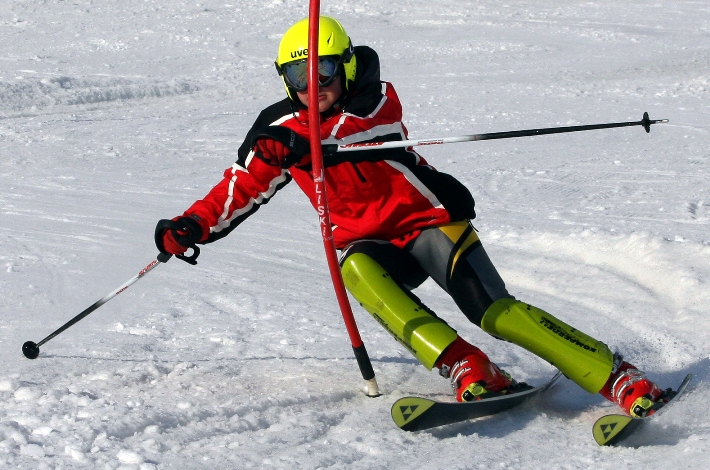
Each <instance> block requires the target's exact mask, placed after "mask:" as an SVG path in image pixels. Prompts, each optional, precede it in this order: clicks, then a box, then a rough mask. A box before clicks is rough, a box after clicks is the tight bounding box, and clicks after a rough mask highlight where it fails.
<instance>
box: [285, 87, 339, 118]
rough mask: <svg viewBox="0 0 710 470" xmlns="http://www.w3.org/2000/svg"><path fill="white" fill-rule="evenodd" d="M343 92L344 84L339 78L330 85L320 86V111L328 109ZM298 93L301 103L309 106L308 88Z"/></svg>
mask: <svg viewBox="0 0 710 470" xmlns="http://www.w3.org/2000/svg"><path fill="white" fill-rule="evenodd" d="M342 94H343V85H342V83H341V80H339V79H335V80H333V83H331V84H330V85H328V86H321V87H318V112H320V113H322V112H324V111H328V110H329V109H330V108H332V107H333V105H334V104H335V102H336V101H338V98H340V96H341V95H342ZM296 95H297V96H298V99H299V100H300V101H301V103H303V105H304V106H306V107H308V90H305V91H298V92H296Z"/></svg>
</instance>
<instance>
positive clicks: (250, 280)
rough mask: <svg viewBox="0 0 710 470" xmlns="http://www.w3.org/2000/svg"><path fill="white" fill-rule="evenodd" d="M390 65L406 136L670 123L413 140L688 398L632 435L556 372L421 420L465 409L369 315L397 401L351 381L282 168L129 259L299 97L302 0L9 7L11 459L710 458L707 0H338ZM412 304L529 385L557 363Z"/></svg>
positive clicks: (293, 462) (5, 461) (674, 462)
mask: <svg viewBox="0 0 710 470" xmlns="http://www.w3.org/2000/svg"><path fill="white" fill-rule="evenodd" d="M322 9H323V12H324V13H327V14H331V15H334V16H336V17H338V18H339V19H340V20H341V21H342V22H343V24H344V25H345V27H346V29H347V30H348V32H349V33H350V35H351V37H352V38H353V40H354V42H355V43H356V44H369V45H371V46H373V47H374V48H375V49H377V50H378V51H379V53H380V55H381V59H382V75H383V78H385V79H387V80H390V81H392V82H394V83H395V85H396V87H397V90H398V92H399V94H400V97H401V99H402V102H403V105H404V109H405V121H406V124H407V125H408V127H409V129H410V134H411V137H413V138H431V137H439V136H452V135H460V134H471V133H482V132H494V131H505V130H514V129H524V128H534V127H547V126H563V125H576V124H591V123H600V122H610V121H636V120H640V119H641V115H642V113H643V112H644V111H648V112H649V113H650V115H651V118H652V119H660V118H667V119H670V123H669V124H663V125H657V126H654V127H653V129H652V131H651V133H650V134H648V135H647V134H646V133H645V132H644V131H643V130H642V128H640V127H632V128H625V129H614V130H605V131H594V132H583V133H576V134H564V135H556V136H545V137H533V138H525V139H510V140H500V141H488V142H480V143H468V144H452V145H445V146H438V147H427V148H422V150H421V152H422V154H423V155H424V156H425V157H426V158H427V159H428V160H429V161H430V162H431V163H432V164H433V165H435V166H436V167H437V168H439V169H440V170H443V171H446V172H449V173H452V174H454V175H456V176H457V177H458V178H460V179H461V180H462V181H463V182H465V184H466V185H467V186H468V187H469V188H470V189H471V191H472V192H473V194H474V195H475V197H476V201H477V208H478V214H479V217H478V219H476V221H475V224H476V227H477V228H478V229H479V230H480V235H481V238H482V240H483V242H484V244H485V246H486V247H487V250H488V251H489V253H490V255H491V257H492V258H493V260H494V262H495V263H496V265H497V266H498V268H499V270H500V271H501V273H502V274H503V276H504V278H505V279H506V281H507V284H508V287H509V289H510V291H511V292H512V293H514V294H515V295H516V296H517V297H518V298H520V299H522V300H524V301H527V302H530V303H532V304H535V305H537V306H539V307H541V308H544V309H546V310H548V311H550V312H551V313H553V314H555V315H557V316H558V317H561V318H563V319H565V320H567V321H568V322H570V323H572V324H573V325H575V326H576V327H578V328H580V329H581V330H583V331H585V332H587V333H589V334H592V335H594V336H596V337H599V338H600V339H603V340H604V341H606V342H607V343H608V344H609V345H610V346H611V347H612V348H614V349H619V350H621V351H622V352H623V353H624V354H625V355H626V357H627V358H628V359H629V360H631V361H632V362H634V363H636V364H637V365H639V366H640V367H642V368H644V369H645V370H646V371H647V372H648V373H649V374H650V376H651V377H652V378H653V379H655V380H656V381H657V382H658V383H659V384H661V385H662V386H664V387H668V386H675V385H676V384H677V383H679V382H680V380H681V379H682V377H683V376H684V375H685V374H687V373H693V374H695V375H696V379H695V380H694V382H693V385H692V387H691V391H690V393H689V394H688V395H687V396H686V398H684V399H683V400H681V401H680V402H679V403H678V404H677V406H675V407H674V409H673V411H672V412H669V413H668V414H666V415H665V416H664V417H663V420H662V421H661V420H659V421H657V422H654V423H653V424H652V425H651V426H649V427H648V429H647V430H646V431H644V432H642V433H640V435H639V436H638V438H637V441H636V442H632V444H635V445H636V446H638V445H641V447H638V448H637V447H634V446H629V447H624V448H614V449H611V448H599V447H597V446H596V444H595V443H594V441H593V440H592V437H591V426H592V423H593V422H594V420H595V419H596V418H598V417H599V416H601V415H603V414H605V413H608V412H610V411H613V410H614V409H615V408H614V406H613V405H611V404H609V403H608V402H605V401H604V400H603V399H602V398H601V397H599V396H594V395H590V394H587V393H586V392H584V391H582V390H581V389H580V388H578V387H577V386H576V385H574V384H573V383H572V382H570V381H567V380H564V381H562V383H560V384H559V385H558V386H556V387H555V389H553V391H551V392H550V393H548V394H546V395H545V396H544V397H542V398H541V399H540V400H539V401H538V402H536V403H531V404H528V405H526V406H524V407H523V408H521V409H519V410H518V411H517V412H515V413H506V414H502V415H498V416H496V417H493V418H490V419H485V420H482V421H479V422H468V423H461V424H457V425H453V426H449V427H446V428H440V429H435V430H432V431H427V432H421V433H416V434H411V433H404V432H402V431H400V430H399V429H397V428H396V427H395V426H394V424H392V422H391V419H390V415H389V408H390V405H391V403H392V402H393V401H394V400H395V399H397V398H399V397H401V396H404V395H409V394H418V395H424V396H430V397H436V398H442V399H451V398H452V397H451V396H450V392H449V390H448V382H447V381H445V380H444V379H442V378H440V377H438V375H437V374H436V373H435V372H434V371H427V370H426V369H425V368H423V367H421V366H420V365H418V364H417V362H416V361H415V360H414V359H413V358H412V357H411V356H410V355H409V354H408V353H407V352H406V351H405V350H403V349H402V348H401V347H400V346H399V345H398V344H397V343H396V342H395V341H394V340H392V339H391V338H390V337H389V336H388V335H387V334H386V333H385V332H384V331H383V330H382V329H381V328H380V327H379V326H378V325H377V324H376V323H375V322H374V321H373V320H372V319H371V318H370V317H369V316H368V315H367V314H366V313H365V312H364V311H363V310H362V309H361V308H360V307H359V306H355V307H354V309H355V311H356V316H357V318H358V321H359V326H360V329H361V333H362V335H363V338H364V340H365V344H366V346H367V348H368V350H369V352H370V355H371V357H372V360H373V364H374V367H375V370H376V373H377V378H378V380H379V383H380V386H381V388H382V390H383V392H384V396H382V397H380V398H377V399H371V398H367V397H365V396H364V395H363V393H362V392H361V389H362V387H363V382H362V379H361V377H360V375H359V371H358V370H357V367H356V365H355V362H354V359H353V356H352V351H351V348H350V345H349V342H348V339H347V336H346V333H345V329H344V327H343V324H342V320H341V317H340V313H339V311H338V308H337V305H336V302H335V298H334V294H333V292H332V287H331V282H330V278H329V274H328V270H327V267H326V263H325V258H324V255H323V248H322V242H321V239H320V236H319V230H318V219H317V217H316V216H315V213H314V211H313V209H312V208H311V207H310V206H309V205H308V202H307V200H306V198H305V197H304V196H303V195H302V194H301V193H300V192H299V191H298V189H297V188H296V187H295V185H293V187H288V188H286V189H285V190H283V191H282V192H281V193H280V194H279V195H278V196H277V197H276V198H275V199H274V200H273V201H272V202H271V203H270V204H269V205H268V206H265V207H264V208H262V209H261V210H260V211H259V212H258V213H257V214H256V215H255V216H253V217H252V218H251V219H250V220H249V221H248V222H247V223H245V224H243V226H242V227H240V228H239V229H238V230H237V231H235V232H234V233H233V234H232V235H230V237H228V238H227V239H225V240H223V241H221V242H219V243H216V244H213V245H210V246H207V247H205V248H204V249H203V254H202V256H201V258H200V262H199V265H197V266H195V267H192V266H189V265H187V264H185V263H182V262H179V261H177V260H172V261H171V262H170V263H168V264H167V265H165V266H159V267H158V268H156V269H155V271H153V272H152V273H151V274H150V275H148V276H146V277H145V278H144V279H142V280H141V281H140V282H139V283H137V284H136V285H134V286H133V287H131V288H130V289H129V290H127V291H126V292H125V293H123V294H122V295H121V296H119V297H118V298H116V299H114V300H112V301H111V302H110V303H108V304H106V305H105V306H103V307H102V308H101V309H99V310H97V311H96V312H94V313H93V314H92V315H91V316H89V317H87V318H85V319H84V320H83V321H82V322H80V323H79V324H77V325H75V326H74V327H72V328H71V329H69V330H67V331H65V332H64V333H62V334H61V335H59V336H57V337H56V338H54V339H53V340H52V341H50V342H49V343H47V344H46V345H43V346H42V353H41V354H40V356H39V358H38V359H37V360H34V361H30V360H27V359H25V358H24V357H23V356H22V355H21V353H20V346H21V345H22V343H23V342H25V341H27V340H33V341H39V340H40V339H42V338H44V337H45V336H46V335H48V334H49V333H51V332H52V331H54V330H55V329H56V328H58V327H59V326H61V325H62V324H64V322H66V321H67V320H69V319H70V318H72V317H73V316H74V315H76V314H77V313H79V312H80V311H82V310H83V309H84V308H86V307H87V306H89V305H91V304H92V303H93V302H94V301H95V300H97V299H99V298H101V297H102V296H103V295H105V294H106V293H108V292H110V291H112V290H113V289H114V288H116V287H118V286H119V285H121V284H122V283H123V282H124V281H126V280H128V279H130V278H131V277H132V276H133V275H135V274H136V273H137V272H138V271H139V270H140V269H141V268H142V267H144V266H145V265H147V264H148V263H149V262H150V261H151V260H152V259H154V256H155V255H156V250H155V247H154V245H153V241H152V237H153V229H154V226H155V223H156V221H157V220H158V219H161V218H169V217H172V216H174V215H178V214H180V213H181V212H182V211H183V210H184V209H185V208H186V207H187V206H188V205H189V204H191V203H192V202H193V201H194V200H195V199H197V198H199V197H201V196H202V195H204V194H205V192H206V191H207V190H209V188H211V187H212V185H213V184H214V183H216V182H217V181H218V180H219V178H220V176H221V173H222V171H223V169H224V168H227V167H228V166H230V165H231V163H232V162H233V161H234V160H235V159H236V149H237V147H238V146H239V144H240V143H241V141H242V138H243V136H244V134H245V133H246V131H247V129H248V128H249V126H250V125H251V123H252V122H253V120H254V119H255V117H256V113H258V111H260V110H261V109H262V108H263V107H265V106H266V105H268V104H270V103H272V102H274V101H276V100H278V99H280V98H281V97H282V96H283V88H282V85H281V83H280V80H279V78H278V77H277V76H276V74H275V72H274V68H273V59H274V56H275V54H276V48H277V44H278V41H279V38H280V35H281V34H282V33H283V32H284V31H285V30H286V28H287V27H288V26H289V25H290V24H291V23H293V22H294V21H295V20H297V19H299V18H301V17H303V16H306V15H307V10H308V5H307V2H306V1H294V0H273V1H263V2H258V1H255V0H241V1H239V2H229V3H228V2H225V1H213V0H203V1H201V2H197V1H187V0H172V1H170V2H162V1H158V0H122V1H121V2H109V1H101V0H71V1H61V0H43V1H37V0H11V1H4V2H2V5H0V37H1V38H2V45H3V48H2V53H1V54H0V150H1V152H2V153H1V154H2V158H1V159H0V207H1V211H0V247H1V250H0V264H1V266H2V271H0V289H1V292H2V303H1V304H0V319H1V321H0V360H2V364H3V365H2V368H1V369H0V399H1V401H0V468H22V469H27V468H35V469H55V468H56V469H59V468H63V469H69V468H110V469H116V468H122V469H151V468H160V469H162V468H165V469H167V468H180V469H200V468H275V469H280V468H283V469H292V468H356V469H376V468H382V469H411V468H427V469H464V468H466V469H468V468H485V469H492V468H533V467H535V468H597V469H606V468H610V469H612V468H613V469H618V468H707V467H706V465H707V460H708V458H710V445H709V444H708V439H709V437H710V420H709V419H708V412H707V403H708V401H709V400H710V393H709V392H708V386H707V385H708V376H709V369H710V359H709V355H710V333H709V332H710V317H709V315H708V313H709V311H708V310H709V308H708V305H709V304H710V291H709V290H708V279H709V278H710V234H709V233H708V228H709V227H710V172H709V171H708V169H709V168H710V167H709V165H708V164H709V163H710V150H709V149H710V146H709V145H708V144H710V139H709V136H708V132H709V130H710V128H709V124H708V123H709V122H710V106H709V105H710V72H709V71H710V4H708V3H707V2H706V1H668V0H654V1H647V0H639V1H632V2H618V1H612V0H603V1H593V2H590V1H584V2H581V1H560V0H554V1H553V0H541V1H536V2H523V1H515V0H514V1H508V2H504V3H503V2H497V1H493V0H481V1H464V0H457V1H453V0H439V1H436V2H431V1H424V0H389V1H386V2H385V1H373V0H369V1H360V2H354V1H345V0H330V1H324V2H323V5H322ZM420 294H421V296H422V297H423V298H424V300H425V301H426V302H427V303H428V304H429V305H430V306H431V307H432V308H434V309H435V310H436V311H437V312H438V313H439V314H440V315H441V316H442V317H444V318H446V319H447V320H448V321H449V322H450V323H451V324H452V325H454V326H455V327H456V328H457V329H458V330H459V331H460V332H461V333H462V334H463V335H464V336H465V337H466V338H468V339H469V340H471V341H472V342H474V343H475V344H478V345H479V346H480V347H481V348H483V349H484V350H485V351H487V352H488V353H489V354H490V356H491V357H492V358H493V360H494V361H496V362H497V363H499V364H500V365H501V366H503V367H504V368H505V369H507V370H508V371H509V372H511V373H512V374H513V375H514V376H515V377H516V378H518V379H520V380H526V381H529V382H532V383H539V382H541V381H543V380H545V379H546V378H547V377H549V376H550V375H551V374H552V368H551V367H550V366H549V365H548V364H546V363H544V362H543V361H541V360H540V359H538V358H536V357H534V356H532V355H531V354H529V353H527V352H525V351H523V350H522V349H520V348H518V347H515V346H513V345H510V344H507V343H502V342H500V341H496V340H494V339H492V338H491V337H489V336H487V335H485V334H483V333H482V332H481V331H480V330H478V329H477V328H475V327H473V326H471V325H470V324H468V323H467V322H466V321H465V318H464V317H463V315H461V314H460V313H459V312H458V311H457V310H456V308H455V306H454V305H453V302H451V301H450V299H448V298H447V297H446V296H445V295H444V294H443V292H441V291H440V290H439V289H438V288H437V287H436V286H435V285H433V284H429V283H428V284H425V285H424V286H423V287H422V288H421V289H420Z"/></svg>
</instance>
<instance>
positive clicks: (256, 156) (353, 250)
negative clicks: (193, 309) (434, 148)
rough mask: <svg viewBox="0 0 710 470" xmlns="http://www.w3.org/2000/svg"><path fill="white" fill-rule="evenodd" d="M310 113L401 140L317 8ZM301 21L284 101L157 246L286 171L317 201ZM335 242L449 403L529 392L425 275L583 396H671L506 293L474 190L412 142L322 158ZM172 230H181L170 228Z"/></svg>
mask: <svg viewBox="0 0 710 470" xmlns="http://www.w3.org/2000/svg"><path fill="white" fill-rule="evenodd" d="M318 48H319V65H318V73H319V82H320V83H319V87H318V91H317V92H318V110H319V112H320V114H321V125H320V131H321V139H322V140H323V141H324V143H331V144H333V143H335V144H347V143H353V142H367V141H373V142H374V141H391V140H396V141H399V140H405V139H407V129H406V128H405V126H404V124H403V123H402V108H401V104H400V102H399V99H398V97H397V94H396V92H395V90H394V88H393V87H392V84H391V83H388V82H385V81H381V80H380V66H379V58H378V56H377V53H376V52H375V51H374V50H373V49H371V48H369V47H367V46H357V47H353V45H352V42H351V41H350V38H349V37H348V35H347V34H346V32H345V30H344V29H343V27H342V25H341V24H340V23H339V22H338V21H337V20H335V19H333V18H329V17H325V16H323V17H321V18H320V36H319V43H318ZM307 49H308V19H307V18H306V19H303V20H301V21H299V22H297V23H296V24H294V25H293V26H292V27H291V28H289V30H288V31H287V32H286V33H285V34H284V36H283V38H282V39H281V42H280V45H279V50H278V56H277V58H276V70H277V72H278V74H279V75H280V76H281V78H282V80H283V83H284V85H285V88H286V94H287V97H286V98H285V99H283V100H282V101H279V102H277V103H275V104H273V105H271V106H269V107H267V108H266V109H264V110H263V111H262V112H261V114H260V115H259V116H258V118H257V119H256V122H255V123H254V125H253V126H252V128H251V129H250V130H249V132H248V133H247V135H246V138H245V140H244V143H243V144H242V145H241V146H240V148H239V150H238V160H237V162H236V163H235V164H234V165H233V166H232V167H231V168H228V169H227V170H226V171H225V172H224V177H223V179H222V180H221V181H220V182H219V183H218V184H217V185H216V186H215V187H214V188H213V189H212V190H211V191H210V192H209V193H208V194H207V195H206V196H205V197H204V199H201V200H198V201H196V202H195V203H194V204H193V205H192V206H191V207H190V208H189V209H187V210H186V211H185V212H184V213H183V214H182V215H181V216H178V217H175V218H174V219H172V224H173V225H172V226H166V225H165V224H164V223H159V224H158V226H157V227H156V244H157V245H158V248H159V249H160V251H161V252H163V253H169V254H175V255H184V254H185V253H186V251H187V249H188V247H191V246H194V245H195V243H199V244H205V243H211V242H214V241H216V240H219V239H221V238H223V237H225V236H226V235H228V234H229V233H230V232H231V231H232V230H234V229H235V228H236V227H237V226H238V225H239V224H240V223H242V222H243V221H244V220H245V219H246V218H247V217H249V216H250V215H252V214H253V213H254V212H255V211H256V210H258V209H259V207H260V206H262V205H263V204H266V203H267V202H268V201H269V200H270V199H271V198H272V197H273V196H274V194H275V193H276V192H278V190H279V189H281V188H282V187H283V186H284V185H286V184H287V183H289V182H290V181H291V179H293V180H295V181H296V184H298V186H299V187H300V188H301V190H303V192H304V193H306V195H307V196H308V197H309V198H310V200H311V202H312V203H313V205H314V206H315V205H316V195H315V194H314V183H313V179H312V175H311V161H310V149H309V142H308V138H309V122H308V112H307V106H308V93H309V89H308V86H307V80H306V79H307V64H306V57H307ZM324 165H325V168H326V169H325V181H326V188H327V193H328V198H329V205H330V211H331V220H332V224H333V237H334V241H335V245H336V247H337V248H338V249H340V250H342V255H341V267H342V273H343V278H344V281H345V284H346V287H347V288H348V290H349V291H350V293H351V294H352V295H353V296H354V297H355V299H357V300H358V302H359V303H360V304H361V305H362V306H363V307H364V308H365V309H366V310H368V312H369V313H370V314H371V315H373V316H374V317H375V319H376V320H377V321H378V322H379V323H381V324H382V325H383V326H384V327H385V328H386V329H387V331H389V332H390V333H391V334H392V335H393V336H394V337H395V338H396V339H397V340H398V341H399V342H400V343H401V344H402V345H404V346H405V347H406V348H407V349H408V350H409V351H410V352H411V353H412V354H413V355H414V356H415V357H416V358H417V359H418V360H419V361H420V362H421V363H422V364H423V365H424V366H426V367H427V368H428V369H431V368H433V367H436V368H437V369H439V371H440V373H441V375H443V376H444V377H447V378H449V379H450V380H451V386H452V389H453V392H454V394H455V395H456V399H457V400H458V401H471V400H477V399H482V398H487V397H490V396H496V395H500V394H505V393H512V392H515V391H516V390H518V389H521V388H525V385H524V384H519V383H517V382H516V381H515V380H513V379H512V378H511V376H510V375H509V374H507V373H506V372H504V371H503V370H501V369H500V368H499V367H498V366H496V365H495V364H494V363H493V362H491V361H490V359H489V358H488V356H487V355H486V354H484V353H483V352H482V351H481V350H480V349H478V348H477V347H475V346H473V345H471V344H470V343H468V342H467V341H466V340H464V339H463V338H462V337H461V336H460V335H459V334H458V333H457V332H456V331H455V330H453V329H452V328H451V327H450V326H449V325H448V324H447V323H445V322H444V321H443V320H442V319H440V318H439V317H437V316H436V314H435V313H434V312H433V311H431V310H430V309H428V308H427V307H426V306H425V305H423V303H422V302H421V301H420V300H419V298H417V296H416V295H414V293H413V292H412V290H413V289H414V288H416V287H417V286H419V285H420V284H421V283H422V282H424V280H425V279H427V278H428V277H431V278H433V279H434V281H436V282H437V284H439V286H441V288H442V289H444V290H445V291H446V292H447V293H448V294H449V295H450V296H451V297H452V298H453V300H454V301H455V302H456V304H457V306H458V307H459V308H460V309H461V311H462V312H463V314H464V315H465V316H466V317H467V318H468V319H469V320H470V321H471V322H472V323H474V324H475V325H477V326H479V327H480V328H481V329H483V330H484V331H485V332H487V333H489V334H491V335H493V336H495V337H497V338H501V339H504V340H507V341H510V342H512V343H515V344H517V345H519V346H521V347H523V348H525V349H527V350H528V351H530V352H532V353H534V354H536V355H538V356H539V357H541V358H543V359H545V360H547V361H548V362H550V363H552V364H553V365H554V366H555V367H557V368H558V369H559V370H561V371H562V372H563V373H564V374H565V375H566V376H567V377H568V378H570V379H571V380H573V381H574V382H576V383H577V384H579V385H580V386H581V387H582V388H583V389H584V390H587V391H588V392H591V393H600V394H601V395H602V396H604V397H605V398H606V399H608V400H610V401H612V402H615V403H617V404H618V405H620V406H621V407H622V408H623V409H624V411H625V412H627V413H629V414H630V415H632V416H635V417H642V416H645V415H647V414H651V413H653V412H654V411H655V410H656V409H657V408H658V407H660V406H662V404H663V403H665V401H667V399H668V392H664V391H662V390H661V389H659V388H658V387H657V386H656V385H655V384H654V383H653V382H651V381H650V380H649V379H647V378H646V377H645V374H644V373H643V372H641V371H639V370H638V369H637V368H636V367H634V366H633V365H631V364H630V363H628V362H626V361H623V359H622V357H621V355H619V354H612V352H611V351H610V350H609V348H608V347H607V346H606V345H605V344H604V343H602V342H600V341H597V340H596V339H594V338H591V337H590V336H587V335H586V334H584V333H582V332H580V331H579V330H577V329H575V328H572V327H571V326H569V325H567V324H565V323H564V322H562V321H560V320H559V319H557V318H555V317H553V316H552V315H550V314H549V313H547V312H544V311H543V310H540V309H538V308H536V307H533V306H531V305H528V304H525V303H523V302H520V301H518V300H516V299H515V298H514V297H513V296H512V295H510V294H509V293H508V291H507V289H506V287H505V284H504V282H503V280H502V279H501V277H500V276H499V274H498V272H497V271H496V269H495V267H494V266H493V264H492V263H491V261H490V259H489V258H488V255H487V254H486V251H485V250H484V248H483V246H482V245H481V241H480V240H479V238H478V235H477V233H476V231H475V230H474V228H473V226H472V225H471V222H470V220H471V219H473V218H475V216H476V214H475V211H474V200H473V197H472V196H471V194H470V192H469V191H468V189H467V188H466V187H465V186H464V185H463V184H461V183H460V182H459V181H457V180H456V179H455V178H454V177H452V176H450V175H447V174H445V173H442V172H438V171H436V170H435V169H434V168H432V167H431V166H430V165H428V164H427V162H426V161H425V160H424V158H422V157H421V156H420V155H419V154H418V153H416V152H415V151H414V150H412V148H411V147H410V148H406V149H397V150H370V151H359V152H348V153H346V154H335V155H325V157H324ZM176 226H177V227H179V229H176V228H175V227H176Z"/></svg>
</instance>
